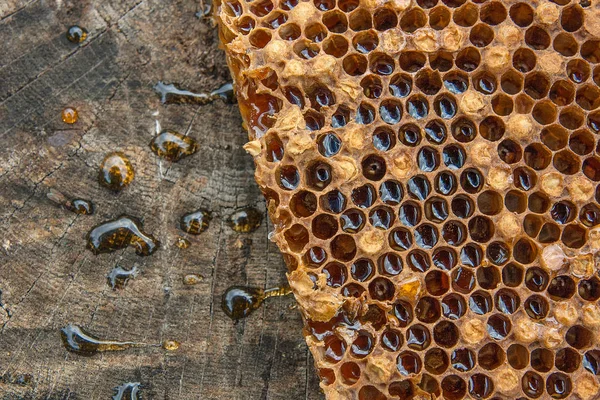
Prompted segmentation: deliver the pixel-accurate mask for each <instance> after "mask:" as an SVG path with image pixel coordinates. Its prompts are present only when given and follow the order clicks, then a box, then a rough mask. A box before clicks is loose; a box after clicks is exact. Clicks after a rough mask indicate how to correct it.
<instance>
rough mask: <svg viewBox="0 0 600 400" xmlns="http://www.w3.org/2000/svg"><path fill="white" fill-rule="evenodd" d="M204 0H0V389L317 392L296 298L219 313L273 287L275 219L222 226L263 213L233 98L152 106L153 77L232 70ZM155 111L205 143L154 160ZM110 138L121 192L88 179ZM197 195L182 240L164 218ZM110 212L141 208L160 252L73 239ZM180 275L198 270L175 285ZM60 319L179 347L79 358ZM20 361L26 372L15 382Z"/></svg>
mask: <svg viewBox="0 0 600 400" xmlns="http://www.w3.org/2000/svg"><path fill="white" fill-rule="evenodd" d="M200 9H201V5H200V4H198V3H197V2H196V1H195V0H169V1H165V0H0V55H1V56H0V141H1V142H0V143H1V144H2V145H1V146H0V290H1V291H2V302H3V303H4V304H5V306H6V307H7V308H8V309H9V310H10V311H11V312H12V317H10V318H8V316H7V315H6V313H4V312H3V310H2V309H0V376H2V375H4V376H5V378H6V379H4V380H1V379H0V394H1V398H2V399H86V400H87V399H109V398H111V397H110V396H111V395H112V394H113V388H114V387H115V386H117V385H119V384H121V383H123V382H126V381H139V382H141V383H142V385H143V389H142V394H143V397H144V398H145V399H286V400H295V399H305V400H306V399H321V398H322V395H321V394H320V391H319V388H318V381H317V379H316V375H315V372H314V368H313V365H312V359H311V358H310V356H309V353H308V351H307V348H306V345H305V344H304V340H303V338H302V335H301V319H300V315H299V313H298V311H297V310H296V309H295V308H294V307H293V306H294V302H293V300H292V299H291V298H276V299H269V300H268V301H267V304H266V305H265V306H264V307H262V308H261V309H260V310H258V311H257V312H256V313H255V314H254V315H252V316H251V317H250V318H249V319H247V320H245V321H242V322H240V323H238V324H237V325H234V324H233V322H232V321H230V320H229V319H228V318H227V317H226V316H225V315H224V314H223V312H222V311H221V308H220V296H221V294H222V293H223V291H224V290H225V289H226V288H227V287H228V286H229V285H232V284H249V285H255V286H260V287H271V286H276V285H280V284H282V283H284V282H285V275H284V271H285V267H284V265H283V262H282V259H281V256H280V254H279V252H278V250H277V248H276V247H275V246H274V244H273V243H271V242H270V241H269V240H268V238H267V235H268V232H269V230H270V226H269V225H270V223H267V222H266V221H265V222H263V224H262V225H261V227H260V229H258V231H256V232H254V233H251V234H237V233H235V232H234V231H232V230H231V229H230V228H229V227H228V226H227V224H226V223H225V217H226V216H227V215H228V214H229V213H231V212H232V211H233V210H235V209H237V208H239V207H243V206H246V205H254V206H256V207H258V208H259V209H260V210H262V211H263V212H265V211H266V210H265V202H264V200H263V198H262V196H261V195H260V193H259V191H258V188H257V186H256V184H255V183H254V179H253V165H252V160H251V158H250V157H249V156H248V155H246V154H245V153H244V151H243V150H242V148H241V146H242V144H243V143H244V142H245V141H246V135H245V133H244V132H243V130H242V128H241V119H240V116H239V113H238V111H237V107H236V106H235V105H225V104H223V103H221V102H217V103H213V104H210V105H207V106H202V107H199V106H194V105H169V106H162V105H161V104H160V102H159V99H158V97H157V95H156V94H155V93H154V92H153V90H152V87H153V86H154V85H155V84H156V83H157V82H158V81H159V80H164V81H167V82H176V83H178V84H179V85H180V86H181V87H185V88H188V89H194V90H210V89H214V88H216V87H218V86H220V85H221V84H222V83H224V82H226V81H227V80H228V79H229V73H228V71H227V67H226V65H225V61H224V57H223V54H222V53H221V51H220V50H219V49H218V46H217V45H218V40H217V34H216V31H215V29H214V28H212V27H211V25H210V24H209V23H207V22H206V21H203V20H201V19H199V18H198V17H196V16H195V13H196V12H197V11H199V10H200ZM75 23H77V24H80V25H82V26H84V27H86V28H87V29H88V30H89V33H90V36H89V38H88V40H87V41H86V42H85V43H84V44H83V45H75V44H73V43H70V42H68V41H67V40H66V39H65V36H64V32H65V30H66V28H67V27H68V26H69V25H72V24H75ZM67 105H68V106H74V107H76V108H77V109H78V110H79V113H80V120H79V122H78V123H77V124H75V125H73V126H68V125H65V124H64V123H63V122H62V121H61V120H60V112H61V110H62V108H63V107H64V106H67ZM156 113H158V115H154V114H156ZM157 120H158V121H159V123H160V125H161V126H162V127H163V128H169V129H173V130H177V131H180V132H185V131H187V130H188V129H189V131H190V135H191V136H192V137H195V138H197V139H198V140H199V141H200V142H201V151H200V152H199V153H197V154H196V155H194V156H192V157H190V158H187V159H184V160H183V161H181V162H179V163H177V164H170V163H167V162H164V161H162V162H161V161H160V160H159V159H158V158H157V157H156V156H155V155H154V154H153V153H151V151H150V149H149V147H148V143H149V141H150V139H151V137H152V136H153V134H154V132H155V129H156V128H155V126H156V121H157ZM115 150H119V151H123V152H125V153H126V154H127V155H128V156H129V157H130V159H131V161H132V163H133V165H134V168H135V169H136V177H135V179H134V181H133V183H132V185H131V186H130V187H129V188H127V189H126V190H125V191H124V192H122V193H120V194H117V195H115V194H113V193H110V192H108V191H107V190H106V189H104V188H102V187H100V185H99V184H98V183H97V181H96V178H97V174H98V166H99V164H100V162H101V160H102V158H103V156H104V155H105V154H106V153H107V152H110V151H115ZM50 188H54V189H56V190H59V191H61V192H63V193H64V194H66V195H68V196H72V197H81V198H88V199H91V200H92V201H93V202H94V204H95V205H96V208H97V212H96V214H95V215H92V216H77V215H75V214H73V213H70V212H69V211H66V210H64V209H62V208H60V207H57V206H56V204H54V203H52V202H51V201H50V200H48V198H47V196H46V195H47V193H48V191H49V190H50ZM198 207H205V208H209V209H210V210H212V211H213V213H214V214H215V217H214V219H213V221H212V223H211V226H210V228H209V229H208V231H207V232H205V233H203V234H202V235H200V236H198V237H191V238H190V240H191V242H192V246H191V247H189V248H188V249H185V250H181V249H179V248H177V247H176V246H174V242H175V240H176V238H177V237H178V236H179V235H180V234H181V232H180V231H179V229H178V228H177V223H176V221H177V220H178V218H179V216H180V215H181V214H183V213H184V212H189V211H193V210H195V209H196V208H198ZM123 213H125V214H128V215H132V216H135V217H138V218H141V219H143V222H144V225H145V228H146V229H147V230H148V231H149V232H151V233H153V234H154V235H156V236H157V237H158V238H159V239H160V240H161V241H162V248H161V249H160V250H159V251H158V252H156V253H155V254H154V255H152V256H150V257H146V258H142V257H138V256H136V255H135V253H134V251H133V250H132V249H127V250H123V251H119V252H117V253H112V254H104V255H99V256H94V255H92V253H91V252H90V251H88V250H86V249H85V235H86V233H87V232H88V231H89V230H90V228H91V227H92V226H94V225H96V224H98V223H99V222H101V221H104V220H107V219H111V218H114V217H117V216H119V215H120V214H123ZM117 264H119V265H121V266H123V267H126V268H131V267H133V266H134V265H135V266H138V268H140V270H141V274H140V275H139V276H138V277H137V278H136V279H135V280H134V281H131V282H130V283H129V284H128V286H127V287H126V288H124V289H123V290H117V291H113V290H111V289H110V287H109V286H108V285H107V283H106V278H105V276H106V274H107V273H108V272H109V271H110V270H111V269H112V268H113V267H114V266H115V265H117ZM189 273H199V274H201V275H203V276H204V277H205V280H204V281H203V282H201V283H200V284H198V285H195V286H184V285H183V282H182V278H183V276H184V275H185V274H189ZM67 323H76V324H79V325H81V326H83V327H85V328H87V329H88V330H89V331H91V332H93V333H95V334H97V335H99V336H101V337H104V338H111V339H121V340H133V341H141V342H159V341H161V340H165V339H173V340H178V341H180V342H181V343H182V346H181V348H180V349H179V350H178V351H175V352H166V351H165V350H163V349H161V348H156V347H150V348H142V349H132V350H128V351H125V352H119V353H104V354H100V355H97V356H94V357H91V358H85V357H81V356H77V355H74V354H70V353H67V352H66V351H65V349H64V348H63V347H62V345H61V342H60V336H59V329H60V328H61V327H62V326H64V325H66V324H67ZM21 374H31V376H32V381H31V382H30V383H27V384H25V385H18V384H16V383H10V382H12V381H14V378H15V377H18V376H19V375H21ZM9 375H10V376H11V377H13V380H12V381H11V379H9V378H8V376H9Z"/></svg>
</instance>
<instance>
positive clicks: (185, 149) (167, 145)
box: [150, 130, 198, 162]
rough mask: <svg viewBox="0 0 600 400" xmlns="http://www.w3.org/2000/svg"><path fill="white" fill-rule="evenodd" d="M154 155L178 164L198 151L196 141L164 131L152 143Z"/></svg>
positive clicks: (151, 147) (176, 133) (179, 134)
mask: <svg viewBox="0 0 600 400" xmlns="http://www.w3.org/2000/svg"><path fill="white" fill-rule="evenodd" d="M150 149H151V150H152V152H153V153H154V154H156V155H157V156H159V157H162V158H164V159H165V160H168V161H171V162H177V161H179V160H181V159H182V158H184V157H187V156H191V155H192V154H194V153H195V152H197V151H198V142H197V141H196V139H194V138H191V137H189V136H185V135H182V134H181V133H178V132H174V131H168V130H167V131H162V132H161V133H159V134H158V135H156V136H155V137H154V138H153V139H152V141H151V142H150Z"/></svg>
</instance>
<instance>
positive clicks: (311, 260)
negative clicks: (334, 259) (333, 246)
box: [302, 246, 327, 268]
mask: <svg viewBox="0 0 600 400" xmlns="http://www.w3.org/2000/svg"><path fill="white" fill-rule="evenodd" d="M302 260H303V261H304V262H305V263H306V264H307V265H308V266H309V267H311V268H318V267H320V266H321V265H322V264H323V263H324V262H325V260H327V252H326V251H325V249H323V248H321V247H318V246H314V247H311V248H310V249H308V250H307V251H306V253H304V256H302Z"/></svg>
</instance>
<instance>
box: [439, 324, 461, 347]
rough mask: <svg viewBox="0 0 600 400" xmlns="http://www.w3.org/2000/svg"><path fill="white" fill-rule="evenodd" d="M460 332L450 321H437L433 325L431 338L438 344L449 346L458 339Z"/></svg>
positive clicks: (454, 343) (452, 345)
mask: <svg viewBox="0 0 600 400" xmlns="http://www.w3.org/2000/svg"><path fill="white" fill-rule="evenodd" d="M459 337H460V334H459V330H458V328H457V327H456V325H455V324H454V323H452V322H450V321H441V322H438V323H437V324H436V325H435V326H434V327H433V340H434V341H435V343H436V344H437V345H438V346H441V347H445V348H451V347H454V346H455V345H456V344H457V343H458V340H459Z"/></svg>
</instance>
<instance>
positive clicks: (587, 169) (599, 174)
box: [582, 157, 600, 182]
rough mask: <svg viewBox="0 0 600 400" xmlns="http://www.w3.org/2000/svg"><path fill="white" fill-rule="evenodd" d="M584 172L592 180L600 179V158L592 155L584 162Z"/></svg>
mask: <svg viewBox="0 0 600 400" xmlns="http://www.w3.org/2000/svg"><path fill="white" fill-rule="evenodd" d="M582 170H583V173H584V175H585V176H587V177H588V178H589V179H591V180H592V181H595V182H597V181H600V158H598V157H590V158H588V159H586V160H585V161H584V162H583V168H582Z"/></svg>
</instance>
